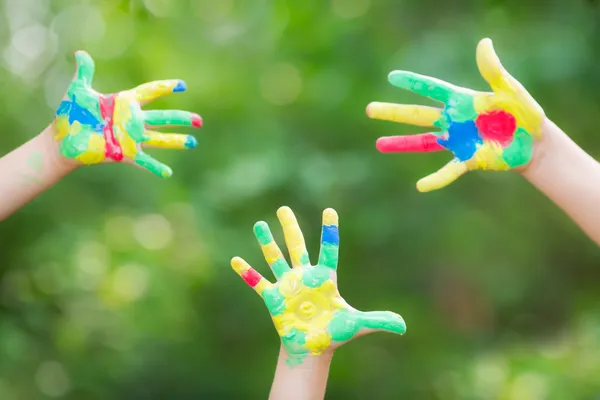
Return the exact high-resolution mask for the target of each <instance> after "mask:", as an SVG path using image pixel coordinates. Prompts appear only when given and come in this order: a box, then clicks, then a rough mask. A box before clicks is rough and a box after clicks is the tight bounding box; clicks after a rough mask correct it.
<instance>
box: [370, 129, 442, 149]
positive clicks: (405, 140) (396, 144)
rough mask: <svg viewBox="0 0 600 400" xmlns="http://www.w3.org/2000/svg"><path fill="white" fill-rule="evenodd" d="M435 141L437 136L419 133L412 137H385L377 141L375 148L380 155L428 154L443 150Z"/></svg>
mask: <svg viewBox="0 0 600 400" xmlns="http://www.w3.org/2000/svg"><path fill="white" fill-rule="evenodd" d="M437 139H438V138H437V136H436V135H435V134H433V133H421V134H418V135H412V136H387V137H380V138H379V139H377V143H376V146H377V150H379V151H380V152H382V153H406V152H417V153H428V152H431V151H440V150H444V147H443V146H442V145H440V144H439V143H438V142H437Z"/></svg>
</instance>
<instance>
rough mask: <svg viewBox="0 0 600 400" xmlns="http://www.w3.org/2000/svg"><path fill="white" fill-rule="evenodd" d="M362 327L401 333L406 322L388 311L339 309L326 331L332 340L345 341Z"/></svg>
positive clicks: (403, 331) (404, 330)
mask: <svg viewBox="0 0 600 400" xmlns="http://www.w3.org/2000/svg"><path fill="white" fill-rule="evenodd" d="M362 329H375V330H380V331H385V332H391V333H396V334H399V335H403V334H404V333H405V332H406V324H405V323H404V320H403V319H402V317H401V316H399V315H398V314H395V313H393V312H390V311H371V312H363V311H357V310H340V311H338V312H336V313H335V315H334V317H333V320H332V321H331V323H330V324H329V327H328V328H327V331H328V332H329V334H330V335H331V339H332V340H335V341H336V342H345V341H348V340H350V339H352V338H353V337H354V336H356V335H357V334H358V332H360V331H361V330H362Z"/></svg>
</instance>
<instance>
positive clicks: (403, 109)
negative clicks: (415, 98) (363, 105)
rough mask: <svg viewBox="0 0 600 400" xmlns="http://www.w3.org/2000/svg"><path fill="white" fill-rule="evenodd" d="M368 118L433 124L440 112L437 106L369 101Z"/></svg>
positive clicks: (413, 123) (422, 124)
mask: <svg viewBox="0 0 600 400" xmlns="http://www.w3.org/2000/svg"><path fill="white" fill-rule="evenodd" d="M367 115H368V116H369V118H373V119H381V120H386V121H394V122H401V123H405V124H410V125H416V126H434V124H435V122H437V121H438V120H439V119H440V118H441V116H442V114H441V110H440V109H439V108H435V107H427V106H417V105H408V104H392V103H377V102H375V103H371V104H369V106H368V107H367Z"/></svg>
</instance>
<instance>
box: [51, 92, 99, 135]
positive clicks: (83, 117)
mask: <svg viewBox="0 0 600 400" xmlns="http://www.w3.org/2000/svg"><path fill="white" fill-rule="evenodd" d="M65 103H67V104H65ZM64 110H69V111H67V113H68V114H69V125H73V123H74V122H75V121H78V122H79V123H80V124H81V125H88V126H91V127H92V128H93V129H94V130H95V131H96V132H102V131H103V129H104V124H103V123H102V122H100V121H98V119H97V118H96V117H95V116H94V114H92V113H91V112H90V111H89V110H88V109H86V108H83V107H81V106H80V105H79V104H77V99H76V98H75V96H73V101H66V100H65V101H63V102H62V103H60V106H59V108H58V111H57V113H59V112H61V111H64Z"/></svg>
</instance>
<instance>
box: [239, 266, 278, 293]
mask: <svg viewBox="0 0 600 400" xmlns="http://www.w3.org/2000/svg"><path fill="white" fill-rule="evenodd" d="M231 268H233V270H234V271H235V272H236V273H237V274H238V275H239V276H240V277H242V278H243V274H244V272H246V271H248V270H250V269H252V267H251V266H250V264H248V263H247V262H246V260H244V259H243V258H241V257H234V258H233V259H231ZM271 286H273V284H272V283H271V282H269V281H268V280H266V279H265V278H264V277H263V276H261V277H260V281H258V283H257V284H256V286H254V290H255V291H256V293H258V294H259V295H260V296H262V292H263V291H264V290H265V289H268V288H270V287H271Z"/></svg>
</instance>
